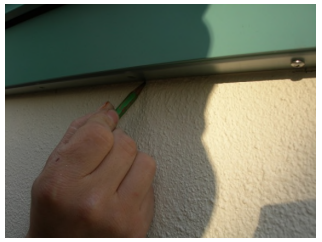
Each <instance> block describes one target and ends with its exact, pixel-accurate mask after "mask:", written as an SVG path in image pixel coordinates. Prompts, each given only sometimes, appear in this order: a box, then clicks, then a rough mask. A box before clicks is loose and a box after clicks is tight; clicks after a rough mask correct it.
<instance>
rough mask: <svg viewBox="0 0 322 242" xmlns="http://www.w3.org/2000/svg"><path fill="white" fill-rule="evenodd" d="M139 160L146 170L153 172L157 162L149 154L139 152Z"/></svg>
mask: <svg viewBox="0 0 322 242" xmlns="http://www.w3.org/2000/svg"><path fill="white" fill-rule="evenodd" d="M139 161H140V162H143V165H144V168H145V170H146V171H149V172H151V173H152V174H154V173H155V171H156V168H157V164H156V162H155V160H154V159H153V158H152V157H151V156H149V155H148V154H146V153H143V152H141V153H140V156H139Z"/></svg>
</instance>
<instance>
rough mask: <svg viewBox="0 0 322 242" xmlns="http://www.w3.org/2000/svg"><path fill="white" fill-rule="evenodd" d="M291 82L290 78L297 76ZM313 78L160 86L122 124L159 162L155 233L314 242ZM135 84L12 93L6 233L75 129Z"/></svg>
mask: <svg viewBox="0 0 322 242" xmlns="http://www.w3.org/2000/svg"><path fill="white" fill-rule="evenodd" d="M291 79H292V80H291ZM315 83H316V79H315V77H314V75H313V76H312V74H311V75H310V73H307V74H305V73H298V74H291V75H290V73H288V72H271V73H269V72H268V73H254V74H236V75H223V76H208V77H192V78H179V79H171V80H170V79H169V80H156V81H151V82H149V83H148V85H147V87H146V89H145V90H144V91H143V92H142V94H141V96H140V98H139V99H138V100H137V102H136V103H135V104H134V106H132V108H131V109H130V110H129V111H128V113H127V114H125V115H124V117H123V118H122V120H121V121H120V123H119V126H120V127H121V128H123V129H124V130H125V131H126V132H127V133H128V134H129V135H130V136H131V137H132V138H133V139H134V140H136V142H137V144H138V148H139V149H140V150H141V151H145V152H147V153H149V154H150V155H152V156H153V157H154V158H155V159H156V161H157V173H156V177H155V181H154V187H155V198H156V204H155V217H154V221H153V224H152V227H151V229H150V231H149V234H148V235H149V236H150V237H314V236H315V230H316V202H315V201H316V157H315V154H316V138H315V130H316V122H315V120H316V114H315V112H316V104H315V100H316V89H315ZM137 85H138V83H131V84H120V85H106V86H103V87H102V86H101V87H87V88H77V89H69V90H58V91H49V92H42V93H37V94H25V95H19V96H11V97H6V120H5V121H6V237H22V236H24V235H25V233H26V231H27V228H28V219H29V217H28V216H29V205H30V188H31V185H32V182H33V180H34V179H35V178H36V176H37V175H38V173H39V172H40V171H41V169H42V167H43V165H44V162H45V161H46V159H47V157H48V155H49V154H50V152H51V151H52V149H53V148H54V147H55V146H56V144H57V143H58V141H59V140H60V138H61V136H62V135H63V133H64V132H65V130H66V128H67V127H68V125H69V123H70V122H71V121H72V120H73V119H75V118H77V117H80V116H82V115H84V114H85V113H88V112H91V111H93V110H96V109H97V108H98V107H99V106H100V105H101V104H102V103H104V102H105V101H107V100H109V101H111V102H112V103H114V104H115V105H116V104H118V103H119V102H120V101H121V100H122V99H123V98H124V97H125V96H126V95H127V93H128V92H129V91H130V90H132V89H133V88H134V87H135V86H137Z"/></svg>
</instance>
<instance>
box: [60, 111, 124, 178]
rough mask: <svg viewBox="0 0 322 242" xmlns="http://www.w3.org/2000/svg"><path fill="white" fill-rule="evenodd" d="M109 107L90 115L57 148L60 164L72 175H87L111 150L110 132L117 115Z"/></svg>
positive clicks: (114, 125)
mask: <svg viewBox="0 0 322 242" xmlns="http://www.w3.org/2000/svg"><path fill="white" fill-rule="evenodd" d="M111 107H112V106H109V105H107V106H106V107H104V108H101V109H100V110H99V111H97V112H96V113H94V114H92V115H91V116H90V117H89V118H88V119H87V120H86V121H85V122H83V125H82V126H79V127H78V128H77V130H75V132H74V134H73V135H71V137H70V138H69V140H68V141H67V142H66V143H63V144H61V145H60V146H59V147H57V149H56V153H57V155H58V157H60V160H61V162H60V163H61V164H64V165H68V167H69V170H70V171H72V172H73V173H74V174H77V175H80V176H85V175H88V174H89V173H91V172H92V171H93V170H95V169H96V167H97V166H98V165H99V164H100V163H101V162H102V160H103V159H104V157H105V156H106V155H107V154H108V152H109V151H110V150H111V148H112V146H113V143H114V138H113V134H112V131H113V130H114V129H115V127H116V125H117V122H118V115H117V113H116V112H115V110H114V109H112V108H111Z"/></svg>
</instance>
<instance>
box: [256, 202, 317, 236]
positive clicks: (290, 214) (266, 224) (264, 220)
mask: <svg viewBox="0 0 322 242" xmlns="http://www.w3.org/2000/svg"><path fill="white" fill-rule="evenodd" d="M254 237H255V238H315V237H316V200H315V199H312V200H305V201H298V202H292V203H284V204H277V205H267V206H264V207H263V208H262V209H261V212H260V218H259V223H258V227H257V229H256V231H255V233H254Z"/></svg>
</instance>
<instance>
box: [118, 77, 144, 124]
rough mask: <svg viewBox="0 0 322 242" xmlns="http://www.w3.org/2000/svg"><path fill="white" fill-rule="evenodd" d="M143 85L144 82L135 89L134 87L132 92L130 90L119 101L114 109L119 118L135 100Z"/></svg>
mask: <svg viewBox="0 0 322 242" xmlns="http://www.w3.org/2000/svg"><path fill="white" fill-rule="evenodd" d="M144 86H145V82H144V83H143V84H142V85H140V86H138V87H137V88H136V89H134V90H133V91H132V92H130V94H129V95H127V97H126V98H125V99H124V100H123V102H121V104H120V105H119V106H118V107H117V108H116V110H115V111H116V112H117V114H118V115H119V118H121V117H122V116H123V115H124V113H125V112H126V111H127V110H128V109H129V107H130V106H131V105H132V104H133V103H134V102H135V100H136V99H137V98H138V96H139V94H140V93H141V91H142V89H143V87H144Z"/></svg>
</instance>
